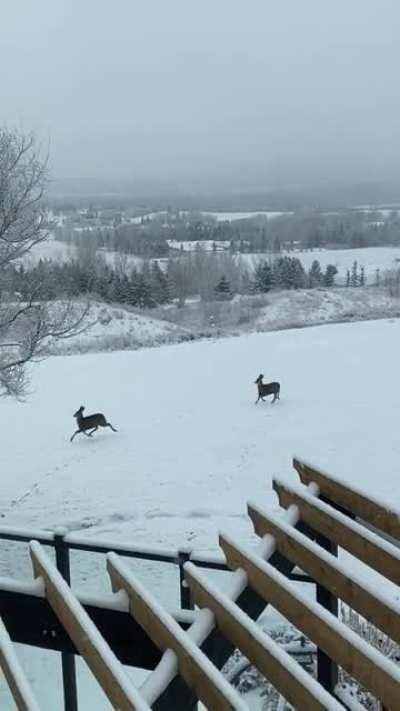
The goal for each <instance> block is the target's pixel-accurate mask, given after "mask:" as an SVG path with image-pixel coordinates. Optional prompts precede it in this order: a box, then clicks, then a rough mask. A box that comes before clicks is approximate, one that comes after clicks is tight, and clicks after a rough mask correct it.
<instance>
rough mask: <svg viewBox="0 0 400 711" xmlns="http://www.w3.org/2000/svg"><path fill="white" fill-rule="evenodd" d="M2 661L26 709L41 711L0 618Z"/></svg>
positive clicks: (4, 670) (4, 671) (3, 667)
mask: <svg viewBox="0 0 400 711" xmlns="http://www.w3.org/2000/svg"><path fill="white" fill-rule="evenodd" d="M0 659H1V666H2V671H3V674H5V675H6V674H7V673H10V675H11V677H12V679H13V682H14V683H15V685H16V687H17V689H18V692H19V695H20V698H21V699H22V700H23V702H24V704H25V706H24V708H26V709H29V711H40V709H39V706H38V704H37V702H36V699H35V697H34V695H33V692H32V689H31V686H30V684H29V682H28V680H27V678H26V676H25V673H24V671H23V670H22V667H21V665H20V663H19V660H18V657H17V655H16V653H15V645H14V644H13V643H12V642H11V639H10V637H9V634H8V632H7V630H6V628H5V626H4V623H3V621H2V619H1V618H0Z"/></svg>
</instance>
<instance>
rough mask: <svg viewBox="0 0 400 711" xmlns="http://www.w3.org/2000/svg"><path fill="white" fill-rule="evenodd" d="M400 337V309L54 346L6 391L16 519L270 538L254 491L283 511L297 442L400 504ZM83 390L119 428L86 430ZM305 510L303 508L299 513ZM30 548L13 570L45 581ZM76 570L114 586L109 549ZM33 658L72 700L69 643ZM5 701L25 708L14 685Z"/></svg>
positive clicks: (169, 582)
mask: <svg viewBox="0 0 400 711" xmlns="http://www.w3.org/2000/svg"><path fill="white" fill-rule="evenodd" d="M343 291H344V290H343ZM398 350H399V322H398V321H396V320H392V321H389V320H382V321H370V322H363V323H351V324H341V325H330V326H320V327H312V328H308V329H297V330H296V329H293V330H287V331H281V332H270V333H259V334H252V335H246V336H242V337H240V338H227V339H224V340H215V341H213V340H209V341H205V340H204V341H196V342H192V343H182V344H180V345H171V346H168V347H160V348H154V349H143V350H136V351H124V352H114V353H102V354H88V355H83V356H77V355H74V356H68V357H67V356H60V357H57V358H50V359H49V360H47V361H44V362H41V363H39V364H37V365H36V366H34V367H33V369H32V374H31V388H30V389H31V393H30V396H29V398H28V400H27V402H26V403H16V402H14V401H11V400H2V401H0V426H1V431H2V447H1V449H0V469H1V471H2V489H1V494H0V512H1V513H2V514H3V518H2V519H1V522H2V523H4V525H7V526H17V527H19V528H22V527H24V526H26V527H28V528H29V529H31V530H32V531H35V530H36V529H41V530H43V529H46V530H47V531H48V532H49V533H50V534H51V532H53V531H54V529H55V528H57V527H59V526H60V525H62V526H64V527H65V528H66V529H67V530H68V531H69V532H70V533H69V535H74V536H75V535H77V536H83V531H84V535H85V537H87V538H89V539H92V540H93V541H96V540H97V539H99V540H101V539H104V540H105V541H107V542H113V541H119V542H120V544H121V545H122V544H125V543H126V544H128V545H133V546H136V545H137V546H139V547H140V546H144V547H147V546H150V547H151V548H158V547H160V548H171V549H177V548H183V547H188V546H189V547H191V548H193V550H194V552H195V553H194V555H196V554H197V551H201V552H202V553H206V554H210V555H213V554H215V553H217V552H218V532H219V530H220V529H221V528H222V529H223V530H224V531H226V532H228V533H232V534H235V537H236V538H237V539H238V540H241V541H243V542H244V543H246V542H248V543H254V542H256V541H257V540H258V539H256V537H255V535H254V533H253V530H252V526H251V523H250V521H249V519H248V517H247V514H246V501H247V499H249V498H251V499H252V500H256V501H258V502H259V503H260V505H262V506H264V507H268V508H272V509H273V510H275V511H278V510H279V507H278V503H277V499H276V496H275V494H274V492H273V490H272V487H271V481H272V477H273V476H276V477H281V478H285V480H286V481H287V482H288V483H294V482H298V476H297V473H296V472H294V471H293V470H292V467H291V458H292V455H293V453H294V452H296V453H298V456H299V457H300V458H304V459H307V460H309V461H310V462H311V463H314V465H315V466H317V467H318V468H321V469H323V470H326V471H327V472H328V473H329V472H334V473H336V474H340V477H341V479H342V480H343V481H345V482H349V483H350V484H351V485H352V486H355V487H358V488H360V489H362V490H364V491H365V492H366V494H367V495H368V496H372V497H374V496H375V497H377V498H382V499H384V500H387V501H390V502H391V503H392V505H393V506H394V507H397V508H399V506H400V488H399V487H398V463H399V459H400V440H399V436H398V397H399V392H400V377H399V367H398ZM259 372H263V373H264V374H265V380H266V381H268V380H280V382H281V400H280V402H277V403H275V404H274V405H273V406H272V405H271V404H270V403H269V402H266V403H259V404H258V405H257V406H255V405H254V400H255V398H256V387H255V385H254V380H255V377H256V376H257V375H258V373H259ZM81 404H84V405H86V408H87V412H88V414H90V412H99V411H100V412H104V413H105V414H106V416H107V417H108V418H109V419H110V421H111V422H112V423H113V424H114V425H115V427H116V428H117V429H118V430H119V431H118V433H113V432H111V431H108V430H107V431H105V430H104V431H103V430H101V431H100V432H98V433H96V434H95V435H94V436H93V438H90V439H88V438H86V437H85V438H83V437H82V438H81V439H79V438H76V439H75V440H74V442H73V443H72V444H71V443H70V442H69V437H70V436H71V434H72V432H73V431H74V429H75V422H74V420H73V417H72V415H73V413H74V412H75V411H76V409H77V407H79V405H81ZM199 514H201V515H199ZM295 516H296V507H294V508H293V509H291V510H290V511H289V512H288V519H286V520H289V519H294V522H295ZM291 522H292V523H293V520H292V521H291ZM272 541H273V539H272ZM260 545H262V546H267V544H264V542H261V543H260ZM268 545H269V546H270V547H271V546H272V543H271V542H270V544H268ZM26 548H27V546H26V545H25V544H21V543H19V544H13V543H12V542H9V541H1V542H0V550H1V554H0V575H2V576H3V575H4V576H8V577H13V578H15V579H18V580H31V578H32V573H31V566H30V561H29V558H28V556H27V552H26ZM219 555H220V554H219ZM341 559H342V558H341ZM344 560H346V556H344ZM129 565H130V566H131V567H132V570H133V571H134V572H135V574H136V575H138V576H139V577H140V579H141V581H142V582H143V583H144V584H145V585H146V587H148V589H149V590H150V591H152V592H153V593H154V594H155V595H156V596H157V598H158V599H160V601H161V602H163V603H164V604H165V605H166V606H167V607H168V609H172V608H174V607H176V606H178V605H179V584H178V570H177V568H176V567H175V566H172V565H167V564H163V563H155V562H146V561H141V560H137V559H134V560H132V561H131V560H130V561H129ZM357 571H358V569H357ZM366 574H367V573H366ZM71 575H72V585H73V589H74V590H75V591H78V592H79V593H81V592H82V593H84V594H87V595H90V594H93V595H101V594H103V593H106V592H107V593H109V592H110V588H109V582H108V579H107V575H106V571H105V563H104V556H103V555H102V554H98V555H95V554H89V553H81V552H80V551H73V552H72V553H71ZM209 575H210V579H212V580H219V579H220V578H221V580H223V582H224V585H225V578H226V577H228V578H229V586H230V588H231V587H232V588H235V590H234V592H235V591H236V592H237V590H240V587H241V586H242V585H243V584H245V582H246V581H245V576H244V578H243V576H242V575H240V574H234V575H232V576H229V574H227V573H219V572H214V571H212V572H210V574H209ZM370 575H371V573H370V571H368V576H369V577H368V579H370V580H371V577H370ZM227 582H228V581H227ZM310 594H311V593H310ZM397 596H398V591H397ZM204 620H206V621H207V620H208V622H207V624H211V626H212V616H211V619H210V615H207V614H205V615H201V616H199V618H198V622H196V623H195V624H194V625H193V627H192V630H194V628H195V627H196V629H197V630H198V631H199V632H198V634H200V633H201V632H202V631H204V624H205V623H204ZM194 634H195V633H194V632H193V635H194ZM195 641H197V640H195ZM19 656H20V657H21V660H22V661H23V667H24V668H25V669H26V670H27V673H28V674H29V677H30V679H31V680H32V683H33V687H34V691H35V693H36V696H37V697H38V700H39V702H40V704H41V707H42V708H43V709H44V711H50V710H52V709H54V708H58V707H59V706H60V697H59V694H60V691H59V688H58V685H57V681H58V679H59V658H58V655H54V654H52V653H50V652H49V653H43V654H42V653H41V652H39V651H38V650H34V649H28V648H25V647H24V648H21V649H20V653H19ZM162 664H164V662H163V663H162ZM42 668H43V671H42ZM78 673H79V684H80V698H81V697H82V702H81V703H82V707H83V708H91V707H92V708H96V709H99V711H102V710H103V709H105V708H109V706H107V705H106V703H105V701H104V699H102V698H101V697H98V696H97V695H96V694H97V690H96V685H93V684H92V685H91V683H90V680H89V678H88V675H87V674H86V673H85V671H84V669H83V668H81V665H79V664H78ZM135 674H136V672H135ZM43 675H45V676H46V680H47V681H46V685H45V688H44V687H43V685H42V684H41V683H40V681H41V679H43ZM135 678H136V677H135ZM93 698H94V699H95V701H93V702H92V699H93ZM85 704H86V705H85ZM0 706H1V708H2V709H3V708H4V709H5V711H8V709H9V708H10V707H7V705H6V703H5V702H4V703H3V695H2V692H1V691H0Z"/></svg>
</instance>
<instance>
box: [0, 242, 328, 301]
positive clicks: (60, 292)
mask: <svg viewBox="0 0 400 711" xmlns="http://www.w3.org/2000/svg"><path fill="white" fill-rule="evenodd" d="M336 274H337V268H336V267H335V266H334V265H331V264H330V265H328V266H327V267H326V268H325V269H324V270H323V269H322V267H321V265H320V263H319V261H318V260H314V261H313V263H312V265H311V267H310V269H309V270H305V268H304V266H303V265H302V263H301V261H300V260H299V259H298V258H296V257H291V256H287V255H285V256H279V257H276V258H274V259H272V260H261V261H260V262H258V263H257V265H256V266H255V268H254V269H252V268H249V267H248V266H247V265H246V264H245V263H244V262H243V260H241V259H240V258H238V257H233V256H231V255H229V254H221V255H219V254H218V255H210V254H207V253H192V254H191V255H189V256H185V257H182V258H175V259H168V260H166V261H165V262H164V263H163V264H162V266H160V264H159V263H158V262H157V261H156V260H153V261H144V262H143V263H142V264H140V265H134V266H129V263H127V262H124V261H122V262H120V263H119V264H118V263H117V264H112V265H110V264H108V263H107V261H106V260H105V258H104V257H103V256H99V255H95V256H93V255H92V256H91V255H88V254H86V255H85V256H84V257H83V258H82V255H81V256H80V257H79V256H78V258H76V259H71V260H70V261H67V262H63V263H59V262H55V261H53V260H43V259H41V260H39V262H38V263H37V264H35V265H34V266H30V267H27V266H24V265H23V264H20V265H18V266H15V265H13V266H12V267H11V266H10V268H9V270H8V273H7V279H5V278H3V281H2V292H3V293H2V294H0V296H3V294H4V293H8V294H17V295H18V298H20V299H21V300H22V301H25V300H26V299H27V298H28V296H29V295H30V294H32V292H33V291H34V293H35V298H37V299H38V300H43V301H48V300H55V299H59V298H76V297H81V296H87V295H91V296H94V297H97V298H99V299H101V300H102V301H106V302H115V303H121V304H127V305H130V306H135V307H138V308H152V307H155V306H157V305H160V304H168V303H171V302H172V301H174V300H177V302H178V305H180V306H182V305H183V304H184V303H185V301H186V299H188V298H190V297H197V296H200V298H201V299H202V300H203V301H213V300H228V299H232V298H233V297H234V296H235V295H236V294H256V293H266V292H268V291H270V290H271V289H303V288H316V287H320V286H325V287H332V286H334V285H335V276H336Z"/></svg>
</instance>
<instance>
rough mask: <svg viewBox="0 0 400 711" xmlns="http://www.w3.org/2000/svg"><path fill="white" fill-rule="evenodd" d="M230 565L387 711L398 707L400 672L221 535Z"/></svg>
mask: <svg viewBox="0 0 400 711" xmlns="http://www.w3.org/2000/svg"><path fill="white" fill-rule="evenodd" d="M220 545H221V548H222V549H223V551H224V553H225V556H226V559H227V562H228V565H229V566H230V567H231V568H233V569H237V568H241V569H242V570H244V571H245V572H246V574H247V576H248V580H249V584H250V585H251V587H252V588H254V590H256V592H257V593H258V594H259V595H261V596H262V597H263V598H264V600H265V601H266V602H268V603H270V604H271V605H272V606H273V607H275V609H276V610H278V612H280V613H281V614H282V615H283V616H284V617H286V619H287V620H289V621H290V622H292V624H294V625H295V627H297V628H298V629H300V630H302V632H303V633H304V634H305V635H306V636H307V637H308V638H309V639H311V640H312V641H313V642H315V644H316V645H317V646H318V647H319V648H320V649H322V650H323V651H324V652H325V654H327V655H328V656H329V658H330V659H333V660H334V661H335V662H337V664H339V665H340V666H342V667H343V668H344V669H345V670H346V671H347V672H348V673H349V674H350V675H351V676H352V677H354V678H355V679H357V680H358V681H359V682H360V683H361V684H362V685H363V686H364V687H365V688H367V689H368V690H369V691H371V693H372V694H374V695H375V696H376V697H377V698H378V699H380V700H381V701H382V702H383V704H384V705H385V706H387V708H390V709H395V708H397V707H398V700H399V694H400V670H399V669H398V667H397V666H396V665H395V664H394V663H393V662H392V661H390V660H389V659H386V658H385V657H384V656H383V655H382V654H381V653H380V652H378V651H377V650H375V649H373V648H372V647H371V646H370V645H369V644H368V643H367V642H365V640H363V639H361V638H360V637H359V636H358V635H357V634H356V633H355V632H353V631H352V630H350V629H349V628H348V627H347V626H346V625H344V624H343V623H342V622H340V621H339V620H338V619H337V618H336V617H335V616H334V615H332V614H331V613H330V612H328V611H327V610H325V609H324V608H323V607H322V606H321V605H319V604H318V603H316V602H314V601H311V600H309V599H308V598H307V597H305V596H304V595H302V594H301V593H300V592H298V591H297V590H296V588H295V586H294V584H293V583H291V582H290V581H288V580H287V578H285V576H284V575H282V573H279V572H278V571H277V570H275V568H273V567H272V566H271V565H270V564H269V563H267V562H266V561H264V560H262V558H261V557H260V556H258V555H257V554H255V553H252V552H251V551H248V550H246V549H245V548H243V547H242V546H240V545H238V544H236V543H234V542H233V541H232V540H231V539H230V538H228V537H226V536H222V535H221V536H220Z"/></svg>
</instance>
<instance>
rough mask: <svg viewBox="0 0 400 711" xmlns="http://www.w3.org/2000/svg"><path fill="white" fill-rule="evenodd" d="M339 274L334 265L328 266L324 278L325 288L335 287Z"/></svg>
mask: <svg viewBox="0 0 400 711" xmlns="http://www.w3.org/2000/svg"><path fill="white" fill-rule="evenodd" d="M337 273H338V270H337V267H335V265H334V264H328V265H327V267H326V269H325V272H324V278H323V284H324V286H327V287H331V286H334V285H335V276H336V274H337Z"/></svg>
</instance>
